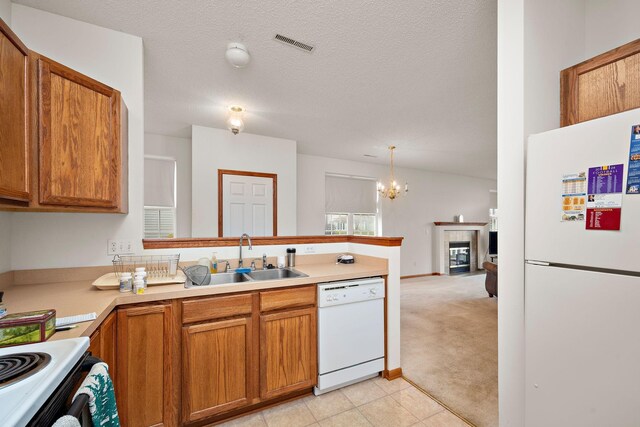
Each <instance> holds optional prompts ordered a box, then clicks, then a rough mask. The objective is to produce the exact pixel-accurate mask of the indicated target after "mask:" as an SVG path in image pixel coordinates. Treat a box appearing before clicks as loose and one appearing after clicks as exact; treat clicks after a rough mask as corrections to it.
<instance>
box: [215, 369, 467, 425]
mask: <svg viewBox="0 0 640 427" xmlns="http://www.w3.org/2000/svg"><path fill="white" fill-rule="evenodd" d="M222 425H223V426H225V427H265V426H266V427H303V426H321V427H359V426H363V427H364V426H368V427H370V426H376V427H396V426H399V427H400V426H420V427H468V424H466V423H465V422H463V421H462V420H461V419H460V418H458V417H457V416H455V415H454V414H452V413H451V412H449V411H447V410H446V409H445V408H443V407H442V406H440V405H439V404H438V403H437V402H436V401H434V400H432V399H431V398H430V397H429V396H427V395H426V394H424V393H422V392H421V391H420V390H418V389H417V388H415V387H414V386H412V385H411V384H409V383H408V382H406V381H405V380H403V379H397V380H394V381H387V380H385V379H383V378H380V377H378V378H373V379H370V380H367V381H364V382H361V383H358V384H354V385H352V386H349V387H345V388H343V389H340V390H336V391H332V392H331V393H327V394H323V395H322V396H317V397H316V396H308V397H305V398H302V399H298V400H295V401H293V402H289V403H285V404H282V405H279V406H276V407H273V408H270V409H265V410H264V411H261V412H258V413H255V414H251V415H247V416H245V417H242V418H237V419H235V420H232V421H229V422H227V423H224V424H222Z"/></svg>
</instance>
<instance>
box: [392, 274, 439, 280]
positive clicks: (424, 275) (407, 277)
mask: <svg viewBox="0 0 640 427" xmlns="http://www.w3.org/2000/svg"><path fill="white" fill-rule="evenodd" d="M429 276H440V273H424V274H412V275H410V276H400V280H402V279H415V278H416V277H429Z"/></svg>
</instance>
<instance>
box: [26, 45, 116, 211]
mask: <svg viewBox="0 0 640 427" xmlns="http://www.w3.org/2000/svg"><path fill="white" fill-rule="evenodd" d="M38 81H39V90H38V92H39V96H38V109H39V147H38V149H39V159H40V166H39V188H40V195H39V196H40V199H39V200H40V204H41V205H54V206H55V205H61V206H69V207H99V208H105V209H116V208H118V207H119V206H120V204H121V203H122V200H121V187H120V182H121V179H122V175H123V171H122V165H121V156H122V153H121V144H120V93H119V92H118V91H116V90H114V89H112V88H110V87H108V86H106V85H104V84H102V83H99V82H97V81H95V80H93V79H91V78H89V77H87V76H84V75H82V74H80V73H78V72H77V71H74V70H72V69H70V68H67V67H65V66H63V65H61V64H58V63H56V62H54V61H52V60H50V59H48V58H45V57H40V59H39V60H38Z"/></svg>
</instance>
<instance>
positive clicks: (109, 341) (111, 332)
mask: <svg viewBox="0 0 640 427" xmlns="http://www.w3.org/2000/svg"><path fill="white" fill-rule="evenodd" d="M116 325H117V318H116V313H115V311H114V312H113V313H111V314H109V315H108V316H107V318H106V319H104V322H102V325H100V356H99V357H100V358H101V359H102V360H103V361H104V362H105V363H106V364H107V365H108V366H109V374H110V375H111V378H113V379H115V378H116V364H117V361H116V354H117V353H116V339H117V329H116Z"/></svg>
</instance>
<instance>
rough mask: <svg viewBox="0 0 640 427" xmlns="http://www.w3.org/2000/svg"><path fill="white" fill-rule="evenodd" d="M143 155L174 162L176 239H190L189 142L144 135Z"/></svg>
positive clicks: (150, 134)
mask: <svg viewBox="0 0 640 427" xmlns="http://www.w3.org/2000/svg"><path fill="white" fill-rule="evenodd" d="M144 154H145V155H147V154H148V155H153V156H162V157H170V158H172V159H174V160H175V161H176V193H177V200H176V237H191V140H190V139H188V138H176V137H173V136H166V135H156V134H153V133H145V134H144Z"/></svg>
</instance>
